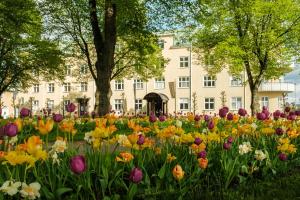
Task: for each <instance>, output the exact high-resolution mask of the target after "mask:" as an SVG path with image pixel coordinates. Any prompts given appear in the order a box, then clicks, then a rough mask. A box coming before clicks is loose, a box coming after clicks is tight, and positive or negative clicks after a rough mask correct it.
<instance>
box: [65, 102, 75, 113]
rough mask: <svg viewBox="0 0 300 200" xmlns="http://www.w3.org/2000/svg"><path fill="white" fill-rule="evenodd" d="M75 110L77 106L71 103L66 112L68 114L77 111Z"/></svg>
mask: <svg viewBox="0 0 300 200" xmlns="http://www.w3.org/2000/svg"><path fill="white" fill-rule="evenodd" d="M75 108H76V106H75V104H74V103H69V104H68V105H66V110H67V112H70V113H71V112H74V111H75Z"/></svg>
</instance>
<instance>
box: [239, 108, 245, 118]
mask: <svg viewBox="0 0 300 200" xmlns="http://www.w3.org/2000/svg"><path fill="white" fill-rule="evenodd" d="M238 114H239V115H240V116H242V117H244V116H246V115H247V111H246V110H245V109H243V108H240V109H239V111H238Z"/></svg>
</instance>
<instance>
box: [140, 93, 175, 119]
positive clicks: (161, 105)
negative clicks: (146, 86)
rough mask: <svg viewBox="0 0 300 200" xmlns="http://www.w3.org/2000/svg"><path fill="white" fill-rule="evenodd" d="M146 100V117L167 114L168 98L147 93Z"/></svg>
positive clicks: (158, 94)
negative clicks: (152, 114) (153, 114)
mask: <svg viewBox="0 0 300 200" xmlns="http://www.w3.org/2000/svg"><path fill="white" fill-rule="evenodd" d="M144 99H145V100H147V115H149V114H150V113H155V115H156V116H159V115H161V114H163V115H165V114H168V101H169V98H168V97H167V96H166V95H165V94H161V93H154V92H151V93H148V94H147V95H146V96H145V97H144Z"/></svg>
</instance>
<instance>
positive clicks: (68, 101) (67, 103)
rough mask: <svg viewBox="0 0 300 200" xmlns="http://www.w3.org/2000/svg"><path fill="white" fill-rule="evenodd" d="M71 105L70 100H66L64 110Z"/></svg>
mask: <svg viewBox="0 0 300 200" xmlns="http://www.w3.org/2000/svg"><path fill="white" fill-rule="evenodd" d="M70 103H71V100H70V99H65V100H64V110H66V107H67V105H69V104H70Z"/></svg>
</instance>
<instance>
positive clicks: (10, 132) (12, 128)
mask: <svg viewBox="0 0 300 200" xmlns="http://www.w3.org/2000/svg"><path fill="white" fill-rule="evenodd" d="M17 133H18V127H17V125H15V124H14V123H8V124H6V125H5V126H4V134H5V135H7V136H8V137H14V136H16V135H17Z"/></svg>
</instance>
